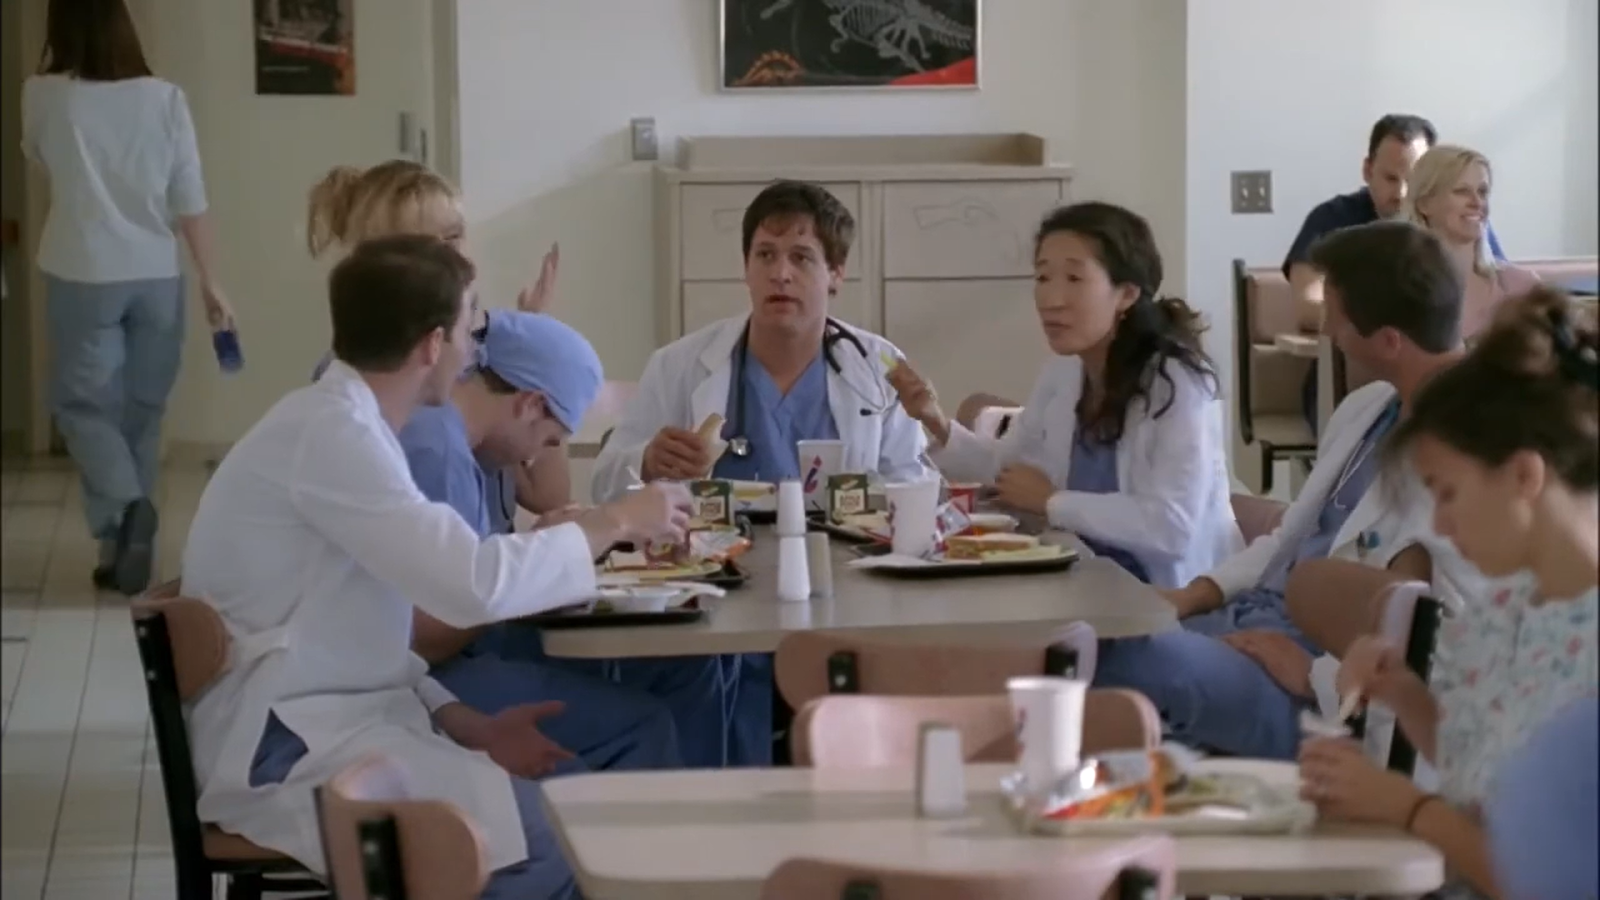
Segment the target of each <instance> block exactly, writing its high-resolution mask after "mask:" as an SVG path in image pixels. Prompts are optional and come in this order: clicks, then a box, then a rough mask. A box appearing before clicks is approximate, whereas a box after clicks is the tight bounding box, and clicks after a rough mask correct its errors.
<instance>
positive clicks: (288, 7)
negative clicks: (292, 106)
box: [254, 0, 356, 97]
mask: <svg viewBox="0 0 1600 900" xmlns="http://www.w3.org/2000/svg"><path fill="white" fill-rule="evenodd" d="M351 5H352V0H255V21H254V27H255V32H256V33H255V39H256V40H255V44H256V93H257V94H300V95H332V96H343V97H349V96H352V95H354V94H355V92H356V54H355V21H354V19H353V18H352V17H351V10H350V7H351Z"/></svg>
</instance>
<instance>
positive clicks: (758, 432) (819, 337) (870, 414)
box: [594, 181, 931, 765]
mask: <svg viewBox="0 0 1600 900" xmlns="http://www.w3.org/2000/svg"><path fill="white" fill-rule="evenodd" d="M854 236H855V220H854V218H853V217H852V216H851V215H850V211H849V210H847V209H845V206H844V204H843V203H841V202H839V199H838V198H837V197H834V196H833V195H832V194H830V193H828V191H827V190H826V189H825V188H823V187H821V186H820V185H815V184H806V183H802V182H795V181H778V182H774V183H773V184H771V185H769V186H768V187H767V188H766V189H764V190H763V191H762V192H761V193H760V194H758V195H757V196H756V198H755V199H754V200H753V201H751V203H750V206H749V207H747V208H746V209H745V212H744V221H743V225H742V231H741V238H742V241H743V243H742V250H743V256H744V262H745V286H746V287H747V288H748V289H749V292H750V311H749V312H748V313H746V314H744V315H740V316H736V317H734V318H731V319H724V320H722V321H720V322H716V323H713V324H711V325H708V326H706V327H705V328H702V329H700V330H699V331H696V332H695V333H693V334H690V335H686V336H684V337H682V338H680V339H678V340H677V341H674V342H673V343H671V344H668V345H667V346H665V347H663V348H661V349H660V350H657V351H656V352H655V353H654V354H653V355H651V357H650V361H649V362H648V363H646V365H645V369H644V374H643V375H641V376H640V378H639V392H638V393H637V394H636V395H635V396H634V398H633V400H632V402H630V403H629V404H628V407H627V409H625V410H624V411H623V414H622V417H621V419H620V421H619V422H618V423H617V426H616V429H615V430H614V431H613V432H612V434H611V437H610V439H609V440H608V441H607V442H606V445H605V449H603V450H602V451H601V452H600V457H599V459H598V460H596V462H595V471H594V497H595V499H596V500H608V499H611V498H614V497H617V496H620V495H621V494H622V492H623V491H625V490H626V489H627V488H628V486H629V485H630V484H632V483H633V482H634V480H635V478H636V477H637V478H643V479H644V480H645V481H654V480H656V479H672V480H678V479H693V478H703V477H705V476H706V475H707V474H710V475H711V476H712V477H715V478H727V479H738V480H746V481H764V482H778V481H786V480H792V479H799V478H800V477H801V472H800V462H799V458H798V455H797V452H796V447H795V444H796V442H798V441H803V440H839V441H842V442H843V443H844V461H843V466H842V470H843V471H844V472H851V473H866V474H872V475H878V476H881V477H883V478H884V479H886V480H890V481H906V480H913V479H918V478H923V477H929V476H930V475H931V469H929V468H927V467H926V466H925V465H924V459H925V457H924V451H925V449H926V447H927V439H926V438H925V437H924V435H923V433H922V427H921V426H920V425H918V424H917V423H916V422H914V421H912V419H911V418H910V417H909V416H907V415H906V414H905V410H904V409H902V408H901V407H900V405H899V404H898V403H897V402H896V401H895V394H894V391H893V390H892V389H890V387H889V385H888V382H887V380H886V376H887V368H888V362H886V361H887V360H894V359H897V358H898V357H899V356H900V354H899V351H897V350H896V349H895V348H894V346H893V345H892V344H890V343H889V342H888V341H886V340H884V339H883V338H881V337H878V336H877V335H874V334H870V333H868V332H865V331H861V330H859V329H856V328H852V327H851V326H849V325H846V324H844V323H842V322H840V321H838V320H837V319H833V318H831V317H830V316H829V315H828V306H829V303H830V301H831V298H832V297H833V296H834V295H835V294H837V293H838V291H839V287H840V285H841V284H843V283H844V267H845V260H846V258H847V257H848V255H849V252H850V243H851V241H852V240H853V239H854ZM713 413H715V414H718V415H721V416H723V417H724V419H725V421H724V422H723V427H722V434H721V437H722V439H723V441H725V442H726V448H727V452H725V453H723V454H722V455H721V456H720V457H718V458H713V457H712V455H711V450H712V448H711V447H710V446H708V445H707V443H706V442H705V441H702V440H701V439H700V438H699V436H697V435H696V433H695V429H697V428H698V427H699V425H700V424H701V423H702V422H704V421H705V420H706V419H707V418H708V417H710V416H711V415H712V414H713ZM719 446H721V445H720V444H719ZM724 674H725V675H726V676H727V680H728V683H729V687H730V696H731V697H732V698H733V699H732V702H731V704H730V706H731V714H730V721H732V722H733V723H734V724H733V727H732V728H731V729H730V731H731V734H730V747H729V760H730V762H732V763H734V764H736V765H737V764H747V765H763V764H765V763H766V762H767V761H768V760H769V759H770V756H771V749H772V748H771V708H770V707H771V694H772V672H771V659H770V656H766V655H764V656H760V657H757V656H748V657H745V658H744V659H743V661H742V662H741V663H740V665H738V666H734V665H733V664H732V663H731V662H729V663H728V664H727V665H725V668H724Z"/></svg>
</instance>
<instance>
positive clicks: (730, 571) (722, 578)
mask: <svg viewBox="0 0 1600 900" xmlns="http://www.w3.org/2000/svg"><path fill="white" fill-rule="evenodd" d="M628 571H630V570H627V569H624V570H622V571H604V570H602V571H601V572H599V573H598V574H599V575H600V576H601V577H602V578H604V577H606V576H625V575H626V574H627V573H628ZM639 580H640V582H641V583H645V582H649V581H652V580H670V581H694V582H699V583H701V584H714V585H716V586H717V587H719V588H724V589H727V590H732V589H734V588H741V587H744V585H745V582H747V581H749V580H750V573H749V571H747V570H746V569H745V568H744V567H743V566H741V565H739V564H738V563H737V562H735V561H733V560H729V561H728V562H725V563H723V564H722V568H720V569H717V570H716V571H714V572H710V573H707V574H705V575H673V576H670V577H669V578H666V579H639Z"/></svg>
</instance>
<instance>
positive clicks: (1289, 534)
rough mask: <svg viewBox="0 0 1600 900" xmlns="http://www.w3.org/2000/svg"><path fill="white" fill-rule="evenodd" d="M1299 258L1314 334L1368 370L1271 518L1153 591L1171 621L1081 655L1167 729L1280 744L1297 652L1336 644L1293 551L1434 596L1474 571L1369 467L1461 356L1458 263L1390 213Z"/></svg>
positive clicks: (1246, 747)
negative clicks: (1306, 272) (1290, 583)
mask: <svg viewBox="0 0 1600 900" xmlns="http://www.w3.org/2000/svg"><path fill="white" fill-rule="evenodd" d="M1311 258H1312V260H1313V261H1314V263H1315V264H1316V265H1317V266H1318V269H1319V271H1321V272H1322V273H1323V274H1324V277H1325V284H1326V286H1325V294H1324V297H1325V303H1326V308H1327V331H1328V334H1329V336H1330V337H1331V338H1332V340H1333V341H1334V342H1335V343H1336V344H1337V345H1338V347H1339V348H1340V350H1342V351H1343V352H1344V353H1345V355H1346V356H1347V357H1348V359H1349V360H1350V363H1351V365H1352V366H1353V367H1357V368H1360V369H1365V370H1367V371H1368V372H1370V374H1372V375H1374V376H1376V378H1377V380H1375V381H1373V382H1372V383H1371V384H1368V385H1366V386H1365V387H1362V388H1361V389H1360V390H1357V391H1355V392H1354V393H1352V394H1350V396H1348V397H1346V398H1345V400H1344V402H1343V403H1341V404H1340V405H1339V408H1338V409H1337V410H1335V411H1334V414H1333V416H1332V418H1331V419H1330V420H1329V422H1328V428H1327V429H1326V431H1325V433H1324V434H1323V435H1322V439H1321V443H1320V446H1319V448H1318V454H1317V463H1316V466H1315V468H1313V469H1312V471H1311V475H1310V477H1309V478H1308V479H1307V481H1306V485H1305V489H1304V490H1303V491H1302V492H1301V494H1300V496H1299V497H1297V498H1296V499H1295V501H1294V503H1293V504H1291V505H1290V507H1289V509H1288V510H1287V511H1286V512H1285V513H1284V516H1283V519H1282V524H1280V525H1279V526H1278V527H1277V528H1276V529H1275V530H1274V531H1273V532H1272V533H1271V534H1269V535H1266V536H1264V537H1261V538H1259V539H1257V540H1256V541H1255V542H1254V543H1252V544H1251V545H1250V546H1249V547H1247V548H1245V549H1244V550H1243V551H1241V552H1239V553H1237V554H1235V555H1233V556H1232V557H1230V558H1229V559H1227V560H1226V561H1224V562H1223V563H1222V564H1220V565H1218V566H1217V567H1216V568H1215V569H1213V570H1212V571H1211V572H1210V573H1208V574H1206V575H1203V576H1201V577H1199V578H1196V579H1195V580H1194V581H1192V582H1190V584H1188V585H1187V586H1186V587H1184V588H1181V589H1178V590H1175V591H1170V592H1168V596H1169V599H1171V601H1172V603H1173V604H1174V605H1175V606H1176V607H1177V609H1178V614H1179V616H1180V618H1181V619H1182V623H1183V627H1182V628H1181V629H1179V630H1176V631H1170V632H1165V633H1162V634H1157V635H1152V636H1150V637H1147V638H1133V639H1125V640H1113V641H1105V642H1102V646H1101V648H1100V657H1099V660H1098V665H1097V668H1096V670H1095V684H1096V685H1098V686H1104V687H1125V688H1132V689H1134V690H1137V691H1140V692H1141V693H1143V694H1145V695H1146V696H1147V697H1149V698H1150V699H1151V701H1152V702H1154V703H1155V704H1156V707H1157V708H1158V709H1160V710H1161V712H1162V715H1163V718H1164V720H1165V722H1166V724H1167V727H1168V729H1169V730H1170V732H1171V733H1172V735H1173V736H1174V737H1175V738H1177V739H1178V740H1182V741H1185V742H1188V743H1194V744H1199V745H1201V746H1204V747H1206V748H1208V749H1212V750H1219V751H1223V752H1226V753H1230V754H1233V755H1238V756H1258V757H1268V758H1280V759H1288V758H1292V757H1293V756H1294V754H1295V752H1296V750H1297V749H1298V746H1299V743H1300V730H1299V723H1298V716H1299V712H1300V710H1301V709H1303V708H1306V707H1308V706H1309V705H1310V704H1311V702H1312V698H1311V693H1312V692H1311V688H1310V669H1311V658H1312V654H1313V653H1316V652H1319V651H1321V650H1323V649H1335V648H1321V647H1318V646H1316V644H1315V643H1314V642H1313V641H1312V640H1310V639H1309V638H1308V637H1307V636H1306V635H1305V634H1304V633H1302V631H1301V629H1300V628H1299V627H1297V626H1296V624H1295V623H1294V622H1293V621H1291V619H1290V616H1289V612H1288V609H1287V606H1286V604H1285V598H1284V588H1285V586H1286V583H1287V580H1288V576H1289V572H1290V571H1291V570H1292V569H1293V568H1294V566H1295V565H1297V564H1299V563H1301V562H1305V561H1308V560H1313V559H1328V558H1332V559H1350V560H1352V561H1357V562H1360V563H1362V564H1365V565H1368V566H1374V567H1379V568H1387V569H1390V570H1392V571H1394V572H1395V573H1396V574H1399V575H1402V576H1403V577H1405V578H1409V579H1416V580H1420V581H1432V582H1433V584H1434V587H1435V590H1436V591H1438V592H1440V593H1441V594H1444V595H1446V596H1450V595H1453V594H1454V593H1455V591H1456V590H1458V589H1459V587H1458V586H1459V585H1462V584H1463V583H1467V584H1470V583H1473V582H1474V581H1475V577H1474V575H1473V574H1472V572H1471V571H1470V570H1464V569H1463V567H1465V563H1463V562H1461V560H1460V558H1459V557H1458V556H1456V555H1455V554H1453V553H1447V552H1445V551H1444V548H1443V546H1442V542H1439V541H1437V540H1435V539H1434V537H1433V534H1432V531H1431V529H1430V524H1429V523H1430V518H1431V515H1432V505H1431V503H1430V502H1429V500H1428V498H1427V494H1426V491H1423V490H1421V486H1420V485H1419V484H1417V483H1416V482H1415V481H1414V480H1412V479H1409V478H1406V477H1403V476H1401V477H1398V478H1395V479H1393V480H1392V481H1389V482H1385V481H1383V480H1380V479H1379V477H1378V476H1379V474H1380V471H1381V469H1382V466H1381V462H1382V453H1381V447H1382V442H1383V437H1384V435H1385V434H1387V432H1388V430H1389V429H1390V428H1391V427H1392V426H1393V425H1394V423H1395V422H1396V421H1398V419H1399V417H1400V416H1401V415H1402V414H1403V411H1404V408H1405V404H1406V402H1407V401H1408V400H1409V399H1410V397H1411V396H1412V394H1413V393H1414V392H1415V391H1416V390H1417V389H1418V388H1419V387H1420V386H1421V385H1422V384H1423V382H1425V381H1426V380H1427V379H1428V378H1429V377H1431V376H1432V375H1433V374H1434V373H1435V372H1437V371H1439V370H1440V369H1441V368H1443V367H1445V366H1449V365H1451V364H1452V363H1454V362H1455V361H1456V360H1457V359H1459V358H1460V354H1461V337H1460V317H1461V298H1462V284H1461V277H1460V275H1459V274H1457V272H1456V270H1455V267H1454V264H1453V263H1452V262H1451V261H1450V259H1449V256H1448V255H1447V254H1446V252H1445V250H1444V247H1443V246H1442V245H1441V244H1440V243H1439V241H1438V238H1436V237H1434V236H1433V235H1431V234H1429V233H1427V232H1426V231H1423V230H1422V229H1419V228H1416V227H1414V226H1411V225H1408V224H1405V223H1398V222H1380V223H1374V224H1371V225H1364V226H1360V227H1357V228H1351V229H1346V230H1344V231H1341V232H1338V233H1336V234H1334V235H1331V236H1329V237H1328V238H1326V239H1325V240H1324V241H1323V242H1322V243H1320V244H1319V245H1318V246H1317V247H1316V248H1315V249H1314V250H1313V251H1312V257H1311ZM1350 601H1351V602H1352V603H1365V598H1350Z"/></svg>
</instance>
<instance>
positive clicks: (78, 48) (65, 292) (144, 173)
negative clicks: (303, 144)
mask: <svg viewBox="0 0 1600 900" xmlns="http://www.w3.org/2000/svg"><path fill="white" fill-rule="evenodd" d="M22 120H23V124H22V148H23V152H24V154H25V155H26V156H27V157H28V158H29V159H31V160H33V161H34V162H35V163H37V164H38V165H39V166H40V167H41V168H42V169H44V171H45V173H46V174H47V176H48V178H49V184H50V212H49V215H48V217H47V218H46V220H45V225H44V231H43V234H42V236H41V238H40V241H39V257H38V262H39V268H40V269H41V270H42V272H43V274H44V284H45V306H46V313H47V319H48V322H49V334H50V353H51V372H50V409H51V412H52V413H53V414H54V417H55V422H56V427H57V428H58V429H60V431H61V436H62V438H63V439H64V440H65V441H66V446H67V452H68V453H69V454H70V455H71V456H72V459H73V461H74V462H75V463H76V464H77V466H78V470H79V475H80V477H81V478H82V482H83V499H84V508H85V510H84V511H85V515H86V516H87V518H88V524H89V531H90V533H91V534H92V535H93V536H94V537H95V538H96V539H98V540H99V542H100V554H99V559H98V562H97V564H96V566H95V569H94V583H95V586H96V587H98V588H101V589H103V590H112V589H114V590H118V591H121V592H122V593H124V594H128V595H132V594H136V593H138V592H140V591H142V590H144V589H145V587H146V586H147V585H148V584H149V581H150V569H151V561H152V556H153V548H154V545H155V533H156V524H157V523H156V510H155V506H154V504H153V503H152V502H151V495H152V493H153V491H154V485H155V478H156V471H157V468H158V465H159V463H160V456H161V419H162V415H163V414H164V413H165V411H166V405H167V397H168V395H169V394H170V393H171V392H172V387H173V384H174V382H175V381H176V380H177V376H178V366H179V363H180V360H181V358H182V353H183V319H184V316H183V306H184V282H183V276H182V274H181V269H180V267H179V261H178V239H179V236H180V235H181V237H182V239H183V241H184V242H185V243H187V244H188V245H189V252H190V255H191V257H192V258H193V261H194V268H195V272H196V274H197V275H198V276H199V279H200V294H201V298H202V299H203V301H204V303H205V310H206V318H207V320H208V321H209V323H210V325H211V327H212V328H213V329H214V330H219V331H220V330H225V329H229V328H231V327H232V325H233V311H232V309H231V308H229V306H228V301H227V299H226V298H225V297H224V296H223V293H222V290H221V288H220V287H219V286H218V284H217V282H216V278H215V267H214V265H213V254H212V245H211V232H210V223H209V221H208V219H207V216H206V196H205V184H204V180H203V178H202V177H201V170H200V154H199V149H198V147H197V145H196V142H195V134H194V123H193V121H192V120H191V118H190V116H189V105H188V102H187V100H185V98H184V94H183V91H182V90H181V89H179V88H178V87H177V86H176V85H173V84H172V83H170V82H167V81H164V80H162V79H160V78H156V77H154V76H153V75H152V74H151V71H150V67H149V65H148V64H147V63H146V62H145V58H144V51H143V49H142V48H141V47H140V44H139V36H138V33H137V32H136V31H135V30H134V26H133V19H132V18H131V17H130V16H129V14H128V9H127V7H126V6H125V5H124V2H123V0H51V2H50V7H49V12H48V18H47V23H46V35H45V48H44V55H43V58H42V60H41V62H40V65H39V71H38V74H36V75H34V76H33V77H31V78H29V79H28V80H27V82H26V83H25V84H24V85H23V90H22Z"/></svg>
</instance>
